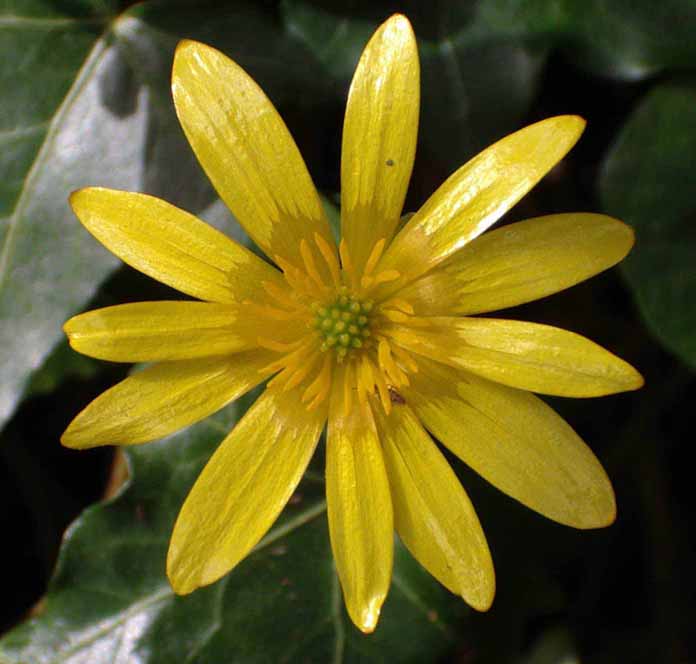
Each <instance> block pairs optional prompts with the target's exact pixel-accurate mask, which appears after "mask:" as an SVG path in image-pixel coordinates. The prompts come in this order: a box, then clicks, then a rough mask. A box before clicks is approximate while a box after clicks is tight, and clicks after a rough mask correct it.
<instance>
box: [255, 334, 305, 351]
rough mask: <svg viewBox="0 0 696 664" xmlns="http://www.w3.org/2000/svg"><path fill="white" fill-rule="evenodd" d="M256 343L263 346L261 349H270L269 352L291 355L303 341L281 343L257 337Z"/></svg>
mask: <svg viewBox="0 0 696 664" xmlns="http://www.w3.org/2000/svg"><path fill="white" fill-rule="evenodd" d="M256 343H257V344H258V345H259V346H261V348H268V350H275V351H277V352H278V353H289V352H291V351H292V350H294V349H295V348H297V347H298V346H299V345H300V344H301V343H302V341H301V340H300V341H294V342H292V343H283V342H281V341H274V340H273V339H268V338H266V337H256Z"/></svg>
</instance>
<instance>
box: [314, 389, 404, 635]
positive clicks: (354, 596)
mask: <svg viewBox="0 0 696 664" xmlns="http://www.w3.org/2000/svg"><path fill="white" fill-rule="evenodd" d="M343 397H344V390H343V381H342V380H335V381H334V389H333V392H332V395H331V407H330V413H329V425H328V431H327V448H326V501H327V507H328V514H329V532H330V535H331V548H332V549H333V554H334V558H335V560H336V571H337V572H338V578H339V579H340V581H341V587H342V588H343V597H344V599H345V603H346V608H347V610H348V615H350V617H351V620H352V621H353V622H354V623H355V625H356V626H357V627H358V629H360V630H362V631H363V632H366V633H369V632H372V631H373V630H374V629H375V627H376V626H377V621H378V619H379V613H380V610H381V608H382V603H383V602H384V599H385V598H386V596H387V592H388V591H389V584H390V582H391V572H392V562H393V548H394V528H393V520H392V505H391V497H390V495H389V483H388V480H387V475H386V472H385V469H384V459H383V458H382V450H381V448H380V444H379V439H378V437H377V430H376V428H375V423H374V420H373V417H372V412H371V410H370V407H369V405H367V404H362V403H361V402H359V401H357V400H356V399H355V398H353V399H352V402H353V403H352V407H351V408H350V411H349V413H348V415H346V413H345V410H346V409H345V407H344V401H343Z"/></svg>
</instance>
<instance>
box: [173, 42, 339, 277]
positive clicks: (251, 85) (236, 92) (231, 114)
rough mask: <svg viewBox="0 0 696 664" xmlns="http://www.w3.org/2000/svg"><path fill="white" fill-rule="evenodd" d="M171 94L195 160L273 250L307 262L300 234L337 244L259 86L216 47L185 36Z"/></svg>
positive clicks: (257, 238) (259, 242)
mask: <svg viewBox="0 0 696 664" xmlns="http://www.w3.org/2000/svg"><path fill="white" fill-rule="evenodd" d="M172 93H173V95H174V104H175V106H176V111H177V114H178V116H179V121H180V122H181V126H182V127H183V129H184V132H185V134H186V136H187V138H188V140H189V142H190V143H191V147H192V148H193V151H194V152H195V153H196V156H197V157H198V161H199V162H200V163H201V166H203V169H204V170H205V172H206V173H207V175H208V177H209V178H210V181H211V182H212V183H213V185H214V187H215V189H217V192H218V193H219V194H220V197H221V198H222V200H223V201H225V204H226V205H227V207H229V208H230V210H232V212H233V214H234V216H235V217H236V218H237V219H238V221H239V223H240V224H241V225H242V226H243V227H244V229H245V230H246V232H247V233H248V234H249V236H250V237H251V238H252V239H253V240H254V242H256V244H257V245H259V247H261V248H262V249H263V250H264V251H265V252H266V254H267V255H268V256H270V257H271V258H274V257H275V256H276V255H279V256H281V257H283V258H285V259H286V260H289V261H291V262H293V263H295V264H298V265H299V264H301V263H302V257H301V254H300V241H301V240H302V239H303V238H306V239H307V240H308V241H310V240H312V239H313V237H314V233H319V235H321V236H322V237H323V238H325V239H326V240H327V241H328V242H330V243H331V244H332V245H333V239H332V237H331V232H330V230H329V226H328V222H327V221H326V218H325V216H324V211H323V209H322V207H321V203H320V202H319V196H318V195H317V192H316V189H315V188H314V184H313V183H312V180H311V178H310V177H309V173H308V172H307V168H306V166H305V164H304V161H303V160H302V157H301V155H300V153H299V151H298V149H297V146H296V145H295V142H294V141H293V139H292V137H291V136H290V133H289V132H288V130H287V127H286V126H285V123H284V122H283V120H282V119H281V118H280V116H279V115H278V112H277V111H276V110H275V108H274V107H273V104H271V102H270V101H269V99H268V98H267V97H266V95H265V94H264V93H263V91H262V90H261V88H260V87H259V86H258V85H257V84H256V83H255V82H254V81H253V80H252V79H251V78H250V77H249V75H248V74H247V73H246V72H245V71H244V70H243V69H242V68H241V67H239V65H237V64H236V63H234V62H233V61H232V60H230V59H229V58H227V57H226V56H224V55H223V54H222V53H220V52H219V51H217V50H215V49H214V48H211V47H209V46H206V45H204V44H199V43H198V42H193V41H183V42H180V44H179V47H178V48H177V50H176V55H175V57H174V68H173V72H172Z"/></svg>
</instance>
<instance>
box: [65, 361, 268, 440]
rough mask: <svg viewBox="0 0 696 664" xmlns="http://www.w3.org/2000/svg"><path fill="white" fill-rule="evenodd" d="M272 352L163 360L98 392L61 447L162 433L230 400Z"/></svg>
mask: <svg viewBox="0 0 696 664" xmlns="http://www.w3.org/2000/svg"><path fill="white" fill-rule="evenodd" d="M272 357H273V354H272V353H269V352H268V351H259V350H254V351H247V352H245V353H238V354H236V355H232V356H231V357H214V358H205V359H199V360H183V361H180V362H163V363H161V364H155V365H153V366H151V367H148V368H146V369H144V370H143V371H139V372H138V373H136V374H133V375H132V376H129V377H128V378H126V379H125V380H123V381H121V382H120V383H118V384H117V385H115V386H114V387H112V388H111V389H109V390H107V391H106V392H104V393H103V394H101V395H100V396H98V397H97V398H96V399H95V400H94V401H92V403H90V404H89V405H88V406H87V407H86V408H85V409H84V410H83V411H82V412H81V413H80V414H79V415H78V416H77V417H76V418H75V419H74V420H73V421H72V422H71V423H70V426H68V428H67V429H66V431H65V433H64V434H63V436H62V437H61V442H62V443H63V445H65V446H66V447H73V448H77V449H85V448H88V447H95V446H97V445H136V444H138V443H146V442H148V441H150V440H155V439H157V438H163V437H164V436H168V435H169V434H170V433H173V432H174V431H177V430H179V429H182V428H183V427H186V426H188V425H189V424H193V423H194V422H198V420H202V419H203V418H205V417H208V415H212V414H213V413H214V412H216V411H217V410H219V409H220V408H222V407H223V406H225V405H226V404H228V403H230V402H231V401H234V400H235V399H236V398H238V397H240V396H241V395H242V394H244V393H245V392H247V391H248V390H250V389H251V388H252V387H254V386H255V385H257V384H258V383H260V382H261V381H262V380H263V379H264V378H265V377H266V376H265V375H264V374H262V373H261V372H260V370H261V369H262V368H263V367H264V366H266V365H268V363H269V362H270V361H271V359H272Z"/></svg>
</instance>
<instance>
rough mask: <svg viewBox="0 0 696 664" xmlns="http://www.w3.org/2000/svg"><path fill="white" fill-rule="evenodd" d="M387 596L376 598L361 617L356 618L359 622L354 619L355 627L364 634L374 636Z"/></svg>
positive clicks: (364, 609)
mask: <svg viewBox="0 0 696 664" xmlns="http://www.w3.org/2000/svg"><path fill="white" fill-rule="evenodd" d="M384 600H385V596H381V597H374V598H373V599H372V600H371V601H370V603H369V604H368V605H367V606H366V607H365V608H363V609H362V610H361V611H360V613H359V615H358V616H356V618H357V620H356V619H355V618H353V616H351V618H353V622H354V623H355V626H356V627H357V628H358V629H359V630H360V631H361V632H362V633H363V634H372V632H374V631H375V629H376V628H377V623H378V622H379V615H380V612H381V611H382V604H383V603H384Z"/></svg>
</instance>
